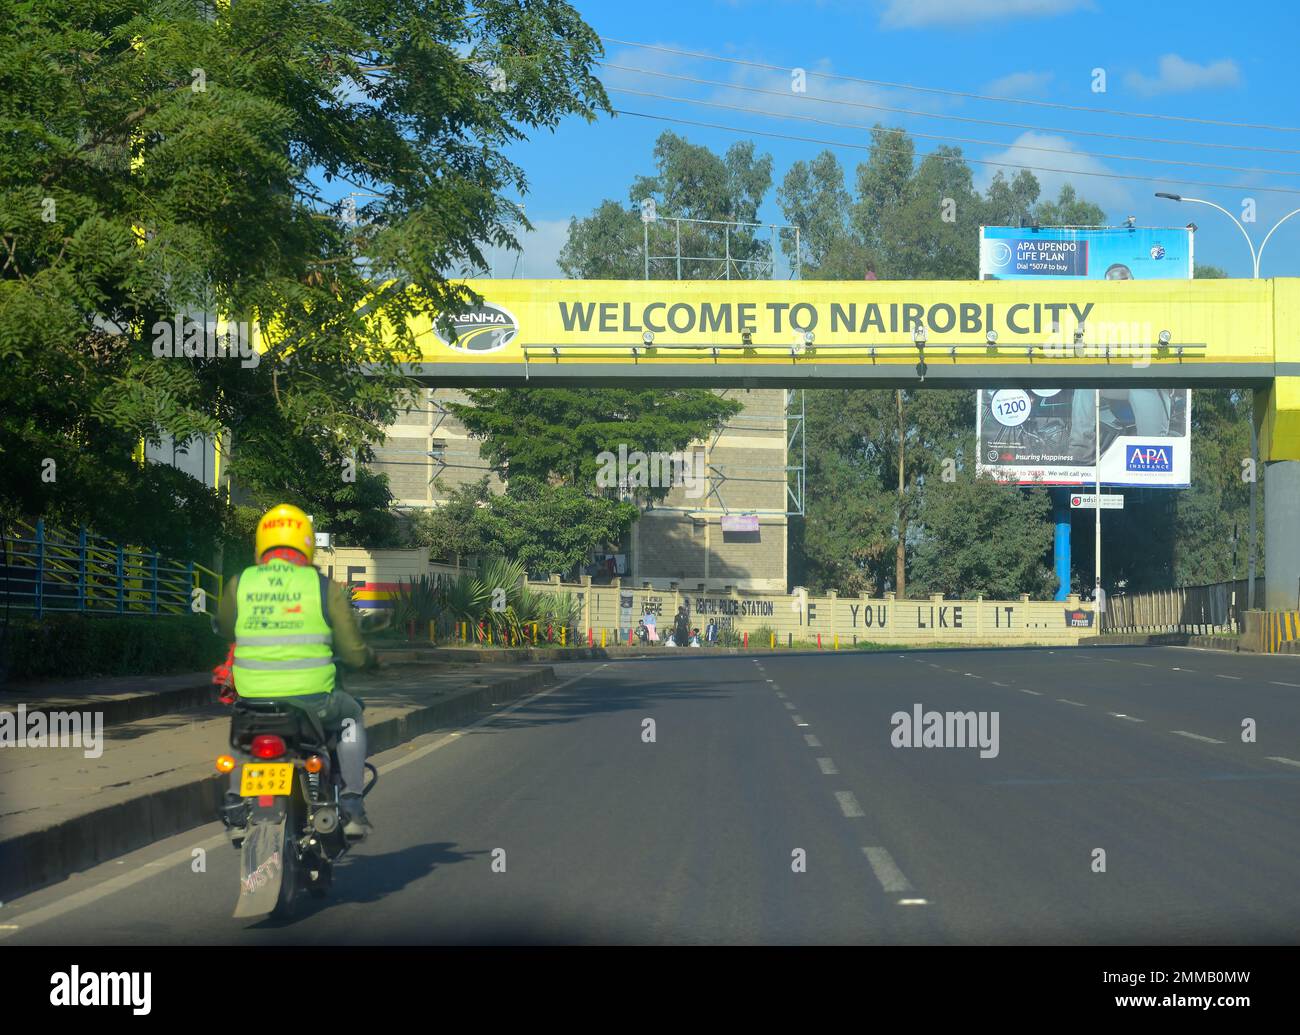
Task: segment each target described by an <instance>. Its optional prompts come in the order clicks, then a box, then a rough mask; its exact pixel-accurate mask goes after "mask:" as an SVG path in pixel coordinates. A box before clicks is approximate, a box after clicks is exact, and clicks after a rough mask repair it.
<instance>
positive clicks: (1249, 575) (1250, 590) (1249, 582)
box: [1156, 191, 1300, 611]
mask: <svg viewBox="0 0 1300 1035" xmlns="http://www.w3.org/2000/svg"><path fill="white" fill-rule="evenodd" d="M1156 197H1157V198H1166V199H1168V200H1169V201H1189V202H1191V203H1192V204H1195V205H1209V206H1210V208H1217V209H1218V210H1219V211H1220V212H1222V213H1223V214H1224V215H1225V216H1227V217H1228V218H1229V219H1231V220H1232V221H1233V223H1235V224H1236V227H1237V229H1238V230H1240V231H1241V236H1242V237H1244V238H1245V239H1246V247H1247V248H1249V249H1250V260H1251V263H1252V265H1253V267H1254V273H1255V279H1256V280H1259V264H1260V262H1261V261H1262V260H1263V258H1264V249H1265V248H1266V247H1267V246H1268V239H1269V238H1270V237H1272V236H1273V233H1274V231H1276V230H1277V228H1278V227H1279V226H1281V225H1282V224H1283V223H1285V222H1286V221H1287V220H1288V219H1290V218H1291V217H1292V216H1294V215H1300V208H1295V209H1292V210H1291V211H1290V212H1288V213H1287V214H1286V215H1284V216H1283V217H1282V218H1281V219H1279V220H1278V221H1277V222H1276V223H1274V224H1273V227H1272V229H1271V230H1269V232H1268V233H1267V234H1265V235H1264V241H1263V243H1262V244H1260V246H1259V250H1258V251H1256V250H1255V243H1254V242H1253V241H1252V240H1251V239H1250V234H1248V233H1246V228H1245V227H1244V226H1242V225H1241V221H1240V220H1239V219H1237V217H1236V216H1234V215H1233V214H1232V213H1231V212H1229V211H1228V210H1227V209H1226V208H1224V207H1223V206H1222V205H1216V204H1215V203H1214V202H1213V201H1206V200H1205V199H1204V198H1189V197H1186V196H1185V195H1182V194H1169V193H1166V192H1165V191H1156ZM1250 466H1251V479H1250V547H1249V557H1250V560H1249V562H1248V564H1247V572H1246V606H1247V608H1249V609H1250V610H1252V611H1253V610H1254V609H1255V542H1256V539H1255V495H1256V489H1255V486H1256V483H1257V482H1258V481H1259V437H1258V435H1257V434H1256V432H1255V390H1254V389H1253V388H1252V389H1251V391H1250Z"/></svg>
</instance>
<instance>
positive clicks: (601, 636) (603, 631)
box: [600, 629, 609, 650]
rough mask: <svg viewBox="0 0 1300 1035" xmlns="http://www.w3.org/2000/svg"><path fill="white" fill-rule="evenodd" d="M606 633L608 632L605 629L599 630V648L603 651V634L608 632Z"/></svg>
mask: <svg viewBox="0 0 1300 1035" xmlns="http://www.w3.org/2000/svg"><path fill="white" fill-rule="evenodd" d="M608 631H609V630H607V629H601V630H600V647H601V649H602V650H604V649H605V633H606V632H608Z"/></svg>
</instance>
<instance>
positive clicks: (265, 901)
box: [234, 808, 292, 917]
mask: <svg viewBox="0 0 1300 1035" xmlns="http://www.w3.org/2000/svg"><path fill="white" fill-rule="evenodd" d="M265 811H266V812H267V813H269V815H264V816H254V817H253V818H252V819H251V821H250V822H249V825H248V836H247V837H245V838H244V844H243V849H242V852H241V856H240V874H239V901H238V902H237V903H235V912H234V916H236V917H249V916H265V915H266V914H267V913H270V912H271V911H272V910H273V909H275V904H276V902H277V901H278V900H279V898H280V884H281V882H282V881H283V880H284V868H285V867H286V866H289V865H292V862H291V860H287V859H285V857H284V828H285V824H286V823H287V822H288V815H287V814H286V810H285V809H283V808H280V809H278V810H275V811H274V812H272V811H271V810H265ZM277 813H278V817H279V818H278V819H277V818H276V814H277Z"/></svg>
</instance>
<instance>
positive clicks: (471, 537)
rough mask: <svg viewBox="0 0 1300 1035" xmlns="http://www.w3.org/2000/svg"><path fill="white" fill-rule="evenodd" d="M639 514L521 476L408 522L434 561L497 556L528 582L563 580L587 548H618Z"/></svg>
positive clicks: (463, 490)
mask: <svg viewBox="0 0 1300 1035" xmlns="http://www.w3.org/2000/svg"><path fill="white" fill-rule="evenodd" d="M638 513H639V511H638V510H637V508H636V507H635V506H634V505H633V504H631V503H624V502H621V501H619V500H613V499H607V498H605V497H601V496H589V495H587V494H586V493H585V492H582V491H581V490H579V489H575V488H573V487H571V486H567V485H549V484H547V483H545V482H541V481H538V480H536V479H534V478H527V477H519V478H513V479H511V482H510V487H509V490H508V491H507V492H506V493H505V494H504V495H494V494H493V493H492V492H491V491H490V490H489V489H488V482H487V479H486V478H484V479H483V480H482V481H480V482H477V483H472V484H467V485H462V486H460V487H458V488H457V489H455V490H454V491H453V492H452V493H451V494H450V497H449V499H448V502H447V504H446V506H443V507H438V508H436V509H435V510H432V511H430V512H428V513H426V514H421V515H417V516H414V517H413V518H412V537H413V539H414V541H415V542H416V543H417V544H418V545H421V546H427V547H428V548H429V551H430V555H431V556H433V557H435V558H448V559H454V558H457V557H467V556H485V557H491V556H502V557H506V558H509V559H510V560H511V561H515V562H518V563H519V564H520V565H521V566H522V568H523V570H524V571H526V572H528V573H529V574H530V575H533V576H537V577H540V576H546V575H550V574H552V573H555V574H560V575H569V574H573V573H574V572H575V570H576V569H577V568H578V566H579V565H581V564H582V563H583V562H584V561H585V560H586V559H587V557H588V555H589V554H590V553H591V552H592V551H593V550H597V549H600V548H602V547H605V546H607V545H608V544H610V543H617V542H619V541H620V540H621V539H622V537H623V535H624V534H625V533H626V532H627V530H628V529H629V528H630V527H631V526H632V522H633V521H635V520H636V517H637V515H638Z"/></svg>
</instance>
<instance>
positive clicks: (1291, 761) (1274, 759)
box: [1268, 755, 1300, 769]
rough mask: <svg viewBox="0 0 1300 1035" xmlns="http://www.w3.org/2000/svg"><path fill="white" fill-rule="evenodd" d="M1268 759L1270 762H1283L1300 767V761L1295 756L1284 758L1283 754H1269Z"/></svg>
mask: <svg viewBox="0 0 1300 1035" xmlns="http://www.w3.org/2000/svg"><path fill="white" fill-rule="evenodd" d="M1268 760H1269V761H1270V762H1281V763H1282V764H1283V765H1293V766H1295V767H1296V768H1297V769H1300V762H1297V761H1296V760H1295V759H1294V758H1283V757H1282V756H1281V755H1269V756H1268Z"/></svg>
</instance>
